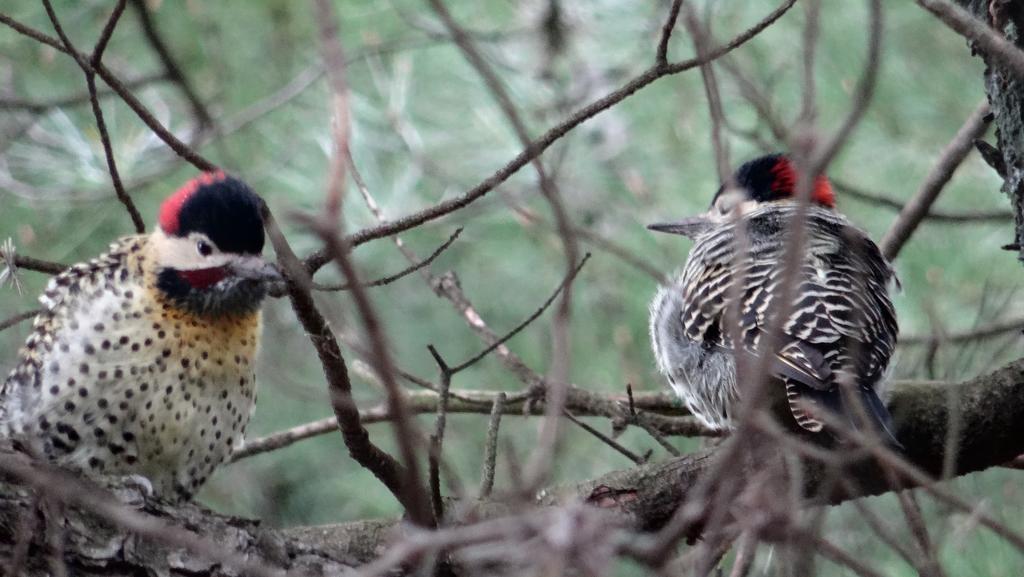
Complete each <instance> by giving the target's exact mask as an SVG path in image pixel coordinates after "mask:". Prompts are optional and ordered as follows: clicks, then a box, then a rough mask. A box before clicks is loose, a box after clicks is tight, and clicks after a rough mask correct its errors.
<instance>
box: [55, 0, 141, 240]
mask: <svg viewBox="0 0 1024 577" xmlns="http://www.w3.org/2000/svg"><path fill="white" fill-rule="evenodd" d="M125 5H126V0H119V1H118V3H117V5H116V6H115V7H114V11H113V13H112V14H111V15H110V18H109V19H108V20H107V24H106V25H105V26H104V28H103V32H102V33H101V34H100V38H99V40H98V41H97V42H96V47H95V48H94V49H93V51H92V56H90V57H89V58H86V57H85V56H84V55H83V54H81V53H80V52H78V50H77V49H75V47H74V45H73V44H72V43H71V39H70V38H69V37H68V35H67V34H65V32H64V28H63V27H62V26H61V24H60V20H59V19H58V18H57V13H56V12H55V11H54V9H53V6H52V5H51V4H50V1H49V0H43V6H44V7H45V8H46V14H47V15H48V16H49V17H50V22H51V23H52V24H53V28H54V30H56V31H57V35H58V36H59V37H60V39H61V42H63V43H64V47H65V48H66V49H67V50H66V51H67V53H68V54H70V55H71V56H72V57H73V58H74V59H75V61H76V62H77V63H78V66H79V68H81V69H82V72H83V73H84V74H85V83H86V86H87V87H88V90H89V102H90V103H91V104H92V112H93V116H95V117H96V128H97V130H98V131H99V134H100V142H101V143H102V144H103V153H104V155H105V156H106V159H107V169H108V171H109V172H110V180H111V181H112V182H113V185H114V191H115V192H116V193H117V200H119V201H120V202H121V204H123V205H124V208H125V210H127V211H128V216H129V217H131V219H132V224H133V225H134V226H135V232H137V233H142V232H145V230H146V224H145V222H143V220H142V215H141V214H140V213H139V209H138V208H136V207H135V203H134V202H132V199H131V197H130V196H128V193H127V192H125V189H124V184H122V182H121V175H120V173H119V172H118V170H117V163H116V162H115V161H114V148H113V145H112V144H111V142H110V134H109V133H108V132H107V123H106V121H105V120H104V119H103V109H102V108H101V107H100V101H99V96H98V92H97V90H96V68H97V67H98V66H100V65H101V60H102V57H103V51H104V49H105V48H106V46H107V43H108V42H109V41H110V37H111V36H112V35H113V34H114V29H115V27H116V26H117V22H118V20H119V19H120V18H121V14H123V13H124V8H125Z"/></svg>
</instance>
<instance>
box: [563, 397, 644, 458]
mask: <svg viewBox="0 0 1024 577" xmlns="http://www.w3.org/2000/svg"><path fill="white" fill-rule="evenodd" d="M563 414H564V415H565V418H567V419H569V420H570V421H572V422H573V423H575V424H576V425H577V426H579V428H581V429H583V430H584V431H586V432H588V433H590V434H591V435H593V436H594V437H595V438H597V439H598V440H599V441H601V442H602V443H604V444H605V445H608V446H609V447H611V448H612V449H615V450H616V451H617V452H618V453H620V454H621V455H623V456H625V457H626V458H627V459H629V460H630V461H633V464H635V465H643V464H644V463H645V462H646V461H647V459H646V458H644V457H641V456H640V455H637V454H636V453H634V452H633V451H630V450H629V449H627V448H626V447H623V446H622V444H621V443H619V442H618V441H616V440H615V439H613V438H611V437H609V436H608V435H605V434H604V433H602V432H601V431H598V430H597V429H595V428H594V427H591V426H590V425H588V424H587V423H584V422H583V421H581V420H579V419H577V418H576V416H575V415H573V414H572V413H571V412H570V411H568V410H566V411H564V413H563Z"/></svg>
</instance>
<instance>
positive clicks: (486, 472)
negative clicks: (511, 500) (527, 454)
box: [480, 393, 506, 499]
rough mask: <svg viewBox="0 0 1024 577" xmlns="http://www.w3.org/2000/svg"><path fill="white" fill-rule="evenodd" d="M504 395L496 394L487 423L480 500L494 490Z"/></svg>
mask: <svg viewBox="0 0 1024 577" xmlns="http://www.w3.org/2000/svg"><path fill="white" fill-rule="evenodd" d="M505 399H506V397H505V393H498V394H497V395H496V396H495V397H494V404H493V405H492V406H491V417H490V419H488V421H487V439H486V440H485V441H484V464H483V471H482V473H481V475H480V498H481V499H486V498H487V497H489V496H490V494H491V490H492V489H493V488H494V470H495V467H496V465H497V460H498V428H499V427H500V426H501V414H502V412H504V410H505Z"/></svg>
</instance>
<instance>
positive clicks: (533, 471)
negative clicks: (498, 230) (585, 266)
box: [429, 0, 578, 487]
mask: <svg viewBox="0 0 1024 577" xmlns="http://www.w3.org/2000/svg"><path fill="white" fill-rule="evenodd" d="M429 2H430V5H431V7H432V8H433V9H434V12H435V13H436V14H437V15H438V17H439V18H440V19H441V21H442V22H443V23H444V25H445V27H446V28H447V29H448V31H449V33H450V34H451V36H452V39H453V40H454V41H455V44H456V45H457V46H458V47H459V49H460V50H461V51H462V54H463V56H465V58H466V60H468V61H469V63H470V65H471V66H472V67H473V69H474V70H476V72H477V74H478V75H479V76H480V78H481V79H483V81H484V85H485V86H486V87H487V89H488V91H489V92H490V93H491V96H492V97H493V98H494V100H495V102H496V103H497V104H498V107H499V108H500V109H501V111H502V113H503V114H504V115H505V118H506V119H507V120H508V122H509V124H510V125H511V126H512V130H513V131H514V132H515V134H516V137H517V138H518V139H519V142H520V144H522V145H523V146H524V147H529V146H530V143H531V139H530V135H529V133H528V131H527V129H526V124H525V123H524V122H523V120H522V118H521V116H520V114H519V111H518V110H517V108H516V105H515V103H514V102H513V101H512V97H511V96H509V94H508V91H507V90H506V89H505V86H504V84H503V83H502V82H501V79H500V78H499V77H498V75H497V73H495V71H494V70H493V69H492V68H491V66H490V65H489V64H488V63H487V61H486V60H485V59H484V57H483V55H482V54H481V53H480V51H479V50H478V49H477V47H476V45H475V44H474V43H473V41H472V39H471V38H470V37H469V34H467V33H466V31H465V30H463V29H462V28H461V27H460V26H459V24H458V23H457V22H456V21H455V19H454V17H452V15H451V13H450V12H449V11H448V8H447V7H446V6H445V4H444V2H443V1H442V0H429ZM530 164H531V166H533V168H534V170H535V171H536V172H537V177H538V180H539V181H540V189H541V194H542V195H543V196H544V199H545V200H546V201H547V203H548V205H549V206H550V207H551V213H552V215H553V217H554V220H555V224H556V227H557V229H558V236H559V237H560V238H561V241H562V246H563V247H564V252H565V270H566V272H565V274H566V278H567V279H568V282H567V283H566V286H565V289H564V290H563V291H562V293H561V299H560V300H559V303H558V308H557V309H556V310H555V314H554V318H553V319H552V324H551V335H552V352H551V369H550V378H548V379H547V380H546V382H545V385H546V388H545V390H544V394H545V397H546V399H547V401H548V403H547V406H548V414H547V415H546V417H545V419H544V422H543V423H542V424H541V430H540V433H539V439H538V444H537V445H538V450H537V451H534V452H533V454H532V455H531V457H530V463H529V464H528V465H527V478H528V482H529V483H532V484H533V485H534V486H536V487H539V486H540V485H541V484H542V483H543V482H544V481H545V480H546V478H547V475H548V472H549V469H550V460H551V458H552V456H553V455H554V454H556V453H557V449H558V441H559V438H560V434H559V430H560V423H561V419H560V418H559V414H560V413H561V409H562V406H563V405H564V403H565V389H566V386H567V383H568V378H569V366H570V364H571V361H570V356H571V350H570V347H569V332H568V331H569V328H568V327H569V322H570V320H569V319H570V314H571V311H572V278H573V276H574V275H573V274H572V271H573V269H574V268H575V267H576V262H577V254H578V248H577V245H576V239H575V236H574V235H573V232H572V231H573V225H572V221H571V219H570V218H569V215H568V212H567V211H566V209H565V203H564V201H563V200H562V196H561V193H560V192H559V190H558V186H557V185H556V183H555V181H554V180H552V179H551V178H550V177H549V176H548V174H547V173H546V171H545V169H544V165H543V164H542V163H541V160H540V155H537V156H534V157H533V158H532V159H530Z"/></svg>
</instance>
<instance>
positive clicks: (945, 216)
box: [829, 177, 1013, 224]
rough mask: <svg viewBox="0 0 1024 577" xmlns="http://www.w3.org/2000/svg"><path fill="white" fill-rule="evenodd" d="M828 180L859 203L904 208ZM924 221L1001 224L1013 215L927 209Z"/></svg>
mask: <svg viewBox="0 0 1024 577" xmlns="http://www.w3.org/2000/svg"><path fill="white" fill-rule="evenodd" d="M829 180H831V181H832V186H834V187H836V188H837V189H839V191H840V192H842V193H843V196H844V197H848V198H853V199H855V200H859V201H861V202H866V203H869V204H872V205H875V206H880V207H882V208H887V209H890V210H895V211H897V212H900V211H902V210H903V209H904V207H905V206H906V205H905V204H904V203H902V202H900V201H899V200H896V199H894V198H889V197H888V196H882V195H880V194H876V193H874V192H868V191H866V190H863V189H860V188H857V187H855V186H853V185H851V184H849V183H847V182H845V181H841V180H836V179H835V178H834V177H829ZM924 220H925V221H932V222H936V223H942V224H963V223H970V222H980V223H1003V222H1011V221H1013V213H1012V212H1010V211H1008V210H992V211H977V212H943V211H938V210H934V209H931V208H929V210H928V212H927V213H926V214H925V215H924Z"/></svg>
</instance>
